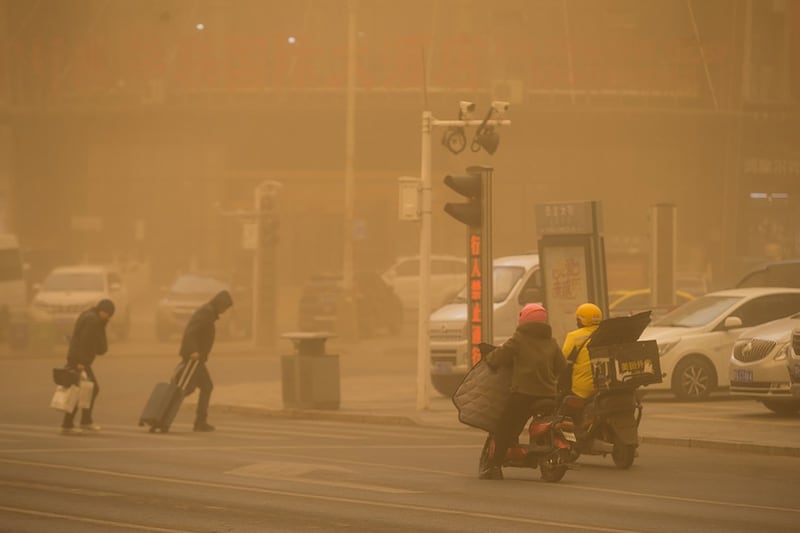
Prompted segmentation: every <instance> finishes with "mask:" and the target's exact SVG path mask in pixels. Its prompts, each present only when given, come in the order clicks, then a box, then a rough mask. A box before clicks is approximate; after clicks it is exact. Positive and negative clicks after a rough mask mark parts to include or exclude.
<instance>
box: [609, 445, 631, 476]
mask: <svg viewBox="0 0 800 533" xmlns="http://www.w3.org/2000/svg"><path fill="white" fill-rule="evenodd" d="M635 457H636V446H634V445H633V444H621V443H619V442H615V443H614V450H613V451H612V452H611V458H612V459H614V464H615V465H616V466H617V468H621V469H623V470H625V469H628V468H630V467H631V466H632V465H633V459H634V458H635Z"/></svg>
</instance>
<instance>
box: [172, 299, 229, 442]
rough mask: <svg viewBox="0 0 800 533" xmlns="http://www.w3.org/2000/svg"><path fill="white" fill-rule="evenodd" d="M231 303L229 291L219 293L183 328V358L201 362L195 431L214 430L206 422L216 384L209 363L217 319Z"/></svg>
mask: <svg viewBox="0 0 800 533" xmlns="http://www.w3.org/2000/svg"><path fill="white" fill-rule="evenodd" d="M232 305H233V298H231V294H230V293H229V292H228V291H220V292H218V293H217V294H216V295H215V296H214V297H213V298H212V299H211V300H210V301H209V302H208V303H205V304H203V305H201V306H200V307H198V308H197V310H196V311H195V312H194V313H193V314H192V317H191V318H190V319H189V322H188V323H187V324H186V329H184V331H183V338H182V339H181V349H180V356H181V358H182V359H183V360H184V362H188V361H189V360H190V359H193V360H196V361H200V364H199V365H198V366H197V371H196V374H195V380H194V382H195V383H196V386H197V388H199V389H200V397H199V398H198V399H197V414H196V416H195V420H194V430H195V431H214V426H212V425H211V424H209V423H208V421H207V419H208V403H209V401H210V400H211V391H212V390H214V384H213V383H212V382H211V375H210V374H209V373H208V368H207V367H206V362H207V361H208V355H209V354H210V353H211V348H213V347H214V337H215V335H216V328H215V326H214V322H216V321H217V319H218V318H219V316H220V315H221V314H222V313H224V312H225V311H227V310H228V309H229V308H230V307H231V306H232ZM190 392H191V389H190Z"/></svg>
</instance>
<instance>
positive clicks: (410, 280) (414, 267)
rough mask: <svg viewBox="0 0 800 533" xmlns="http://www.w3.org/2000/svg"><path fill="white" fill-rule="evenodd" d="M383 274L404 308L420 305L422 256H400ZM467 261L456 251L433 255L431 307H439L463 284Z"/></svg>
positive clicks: (414, 307)
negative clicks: (457, 255) (453, 253)
mask: <svg viewBox="0 0 800 533" xmlns="http://www.w3.org/2000/svg"><path fill="white" fill-rule="evenodd" d="M381 277H382V278H383V281H384V282H386V284H387V285H389V286H390V287H391V288H392V290H394V293H395V294H396V295H397V297H398V298H399V299H400V301H401V302H402V303H403V309H412V310H413V309H418V308H419V257H418V256H414V257H400V258H398V259H397V261H395V263H394V264H393V265H392V266H391V267H389V268H388V269H387V270H386V272H384V273H383V274H382V275H381ZM466 280H467V261H466V259H464V258H463V257H456V256H453V255H432V256H431V282H430V293H431V308H432V309H436V308H437V307H439V306H440V305H443V304H444V303H445V302H448V301H450V300H451V299H452V298H453V296H455V295H456V293H457V292H458V291H459V290H460V289H461V287H463V286H464V283H465V282H466Z"/></svg>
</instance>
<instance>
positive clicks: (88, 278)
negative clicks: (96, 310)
mask: <svg viewBox="0 0 800 533" xmlns="http://www.w3.org/2000/svg"><path fill="white" fill-rule="evenodd" d="M103 279H104V276H103V274H102V273H99V272H53V273H52V274H50V275H49V276H47V279H46V280H44V284H43V285H42V290H45V291H95V292H99V291H103V290H105V285H104V284H103Z"/></svg>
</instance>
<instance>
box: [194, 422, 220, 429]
mask: <svg viewBox="0 0 800 533" xmlns="http://www.w3.org/2000/svg"><path fill="white" fill-rule="evenodd" d="M215 429H216V428H215V427H214V426H212V425H211V424H209V423H208V422H195V424H194V430H195V431H214V430H215Z"/></svg>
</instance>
